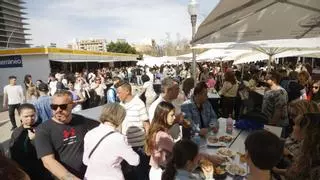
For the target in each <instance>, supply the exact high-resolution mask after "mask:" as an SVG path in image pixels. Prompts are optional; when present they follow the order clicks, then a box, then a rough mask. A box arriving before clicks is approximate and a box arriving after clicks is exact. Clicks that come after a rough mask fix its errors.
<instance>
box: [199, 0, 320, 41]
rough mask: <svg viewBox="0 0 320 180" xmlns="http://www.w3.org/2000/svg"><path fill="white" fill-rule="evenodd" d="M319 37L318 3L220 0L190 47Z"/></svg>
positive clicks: (280, 0) (301, 0) (317, 1)
mask: <svg viewBox="0 0 320 180" xmlns="http://www.w3.org/2000/svg"><path fill="white" fill-rule="evenodd" d="M311 37H320V1H319V0H221V1H220V2H219V4H218V5H217V6H216V7H215V8H214V9H213V11H212V12H211V13H210V14H209V15H208V17H207V18H206V19H205V20H204V21H203V22H202V23H201V25H200V26H199V28H198V31H197V33H196V35H195V38H194V40H193V44H206V43H221V42H246V41H257V40H272V39H299V38H311Z"/></svg>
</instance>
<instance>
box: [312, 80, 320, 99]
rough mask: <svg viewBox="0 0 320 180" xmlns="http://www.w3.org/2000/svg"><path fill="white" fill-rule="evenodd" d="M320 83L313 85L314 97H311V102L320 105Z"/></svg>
mask: <svg viewBox="0 0 320 180" xmlns="http://www.w3.org/2000/svg"><path fill="white" fill-rule="evenodd" d="M319 88H320V81H317V82H315V83H313V85H312V96H311V101H313V102H315V103H317V104H318V105H319V104H320V91H319Z"/></svg>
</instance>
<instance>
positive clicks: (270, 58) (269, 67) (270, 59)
mask: <svg viewBox="0 0 320 180" xmlns="http://www.w3.org/2000/svg"><path fill="white" fill-rule="evenodd" d="M271 61H272V55H271V54H269V60H268V70H267V72H270V71H271Z"/></svg>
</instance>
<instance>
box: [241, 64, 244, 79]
mask: <svg viewBox="0 0 320 180" xmlns="http://www.w3.org/2000/svg"><path fill="white" fill-rule="evenodd" d="M241 69H242V70H241V71H242V72H241V79H242V80H243V74H244V64H242V68H241Z"/></svg>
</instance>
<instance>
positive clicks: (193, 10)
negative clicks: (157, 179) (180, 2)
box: [188, 0, 199, 83]
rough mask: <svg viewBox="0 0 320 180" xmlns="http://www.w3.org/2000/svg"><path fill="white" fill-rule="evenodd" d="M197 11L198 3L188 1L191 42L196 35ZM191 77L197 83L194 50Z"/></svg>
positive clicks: (193, 0) (194, 52)
mask: <svg viewBox="0 0 320 180" xmlns="http://www.w3.org/2000/svg"><path fill="white" fill-rule="evenodd" d="M198 9H199V3H198V2H197V0H190V1H189V4H188V12H189V14H190V16H191V25H192V41H193V39H194V36H195V34H196V24H197V14H198ZM191 46H193V45H191ZM192 76H193V78H194V82H195V83H196V81H197V67H196V50H195V49H192Z"/></svg>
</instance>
